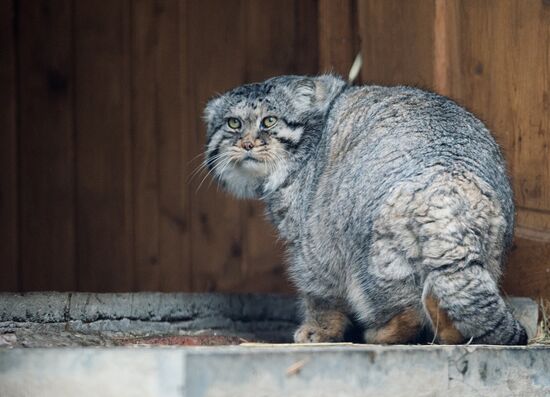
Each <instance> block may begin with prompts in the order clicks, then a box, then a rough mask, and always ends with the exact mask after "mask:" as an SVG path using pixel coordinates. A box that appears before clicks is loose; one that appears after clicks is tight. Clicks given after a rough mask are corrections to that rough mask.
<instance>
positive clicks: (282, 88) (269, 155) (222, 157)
mask: <svg viewBox="0 0 550 397" xmlns="http://www.w3.org/2000/svg"><path fill="white" fill-rule="evenodd" d="M320 92H321V90H320V89H319V85H318V84H317V81H316V80H315V79H311V78H304V77H298V76H284V77H278V78H274V79H270V80H267V81H266V82H263V83H256V84H249V85H244V86H241V87H238V88H236V89H234V90H232V91H229V92H227V93H225V94H223V95H221V96H219V97H218V98H215V99H213V100H211V101H210V102H209V103H208V105H207V106H206V109H205V119H206V122H207V127H208V129H207V146H206V159H205V161H206V164H207V166H208V167H209V169H210V172H211V173H212V174H213V176H214V178H215V179H216V180H217V181H218V182H219V183H221V184H222V186H224V187H225V188H226V189H227V190H229V191H230V192H232V193H233V194H235V195H236V196H238V197H258V196H261V195H262V194H264V193H265V192H266V191H269V190H270V189H271V188H274V187H276V186H278V184H280V183H281V182H282V181H283V180H284V178H285V177H286V176H287V175H288V171H289V169H290V167H291V164H292V162H293V160H294V157H295V156H296V153H297V151H298V149H299V147H300V145H301V143H302V141H303V140H304V135H305V134H306V133H307V132H306V130H307V128H306V126H307V125H308V124H310V123H311V122H312V118H316V117H322V115H321V114H319V112H316V110H319V109H320V107H319V106H318V104H319V97H320Z"/></svg>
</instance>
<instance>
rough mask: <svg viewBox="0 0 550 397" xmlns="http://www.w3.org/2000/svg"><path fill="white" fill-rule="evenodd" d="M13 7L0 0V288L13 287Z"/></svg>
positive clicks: (15, 278)
mask: <svg viewBox="0 0 550 397" xmlns="http://www.w3.org/2000/svg"><path fill="white" fill-rule="evenodd" d="M14 29H15V10H14V9H13V2H12V0H0V87H1V89H0V219H1V221H0V274H1V275H0V291H17V290H18V288H19V286H18V268H17V140H16V121H15V120H16V107H17V104H16V101H17V96H16V84H15V82H16V69H15V36H14V34H13V33H14Z"/></svg>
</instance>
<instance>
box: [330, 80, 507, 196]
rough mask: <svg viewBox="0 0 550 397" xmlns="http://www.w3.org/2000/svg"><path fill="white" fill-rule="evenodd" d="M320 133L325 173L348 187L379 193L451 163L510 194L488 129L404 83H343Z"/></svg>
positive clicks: (436, 97)
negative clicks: (344, 88) (324, 140)
mask: <svg viewBox="0 0 550 397" xmlns="http://www.w3.org/2000/svg"><path fill="white" fill-rule="evenodd" d="M327 133H328V139H327V147H326V156H325V162H326V164H325V172H326V174H327V176H328V175H331V176H337V180H339V181H340V182H339V183H341V184H345V185H346V186H347V187H348V188H353V187H355V188H357V189H361V190H364V191H365V193H366V192H367V190H368V191H370V192H372V194H373V195H380V194H382V193H383V192H384V191H387V190H388V189H389V188H390V187H391V186H392V185H394V184H396V183H399V182H401V181H403V180H407V179H410V178H414V177H415V176H417V175H420V174H422V175H425V174H426V173H429V172H430V170H432V169H434V170H435V169H437V170H439V171H438V172H440V170H442V169H443V170H448V171H454V170H458V171H466V172H469V173H472V174H473V175H476V176H477V177H478V178H480V179H481V180H482V181H483V182H484V183H487V184H488V185H489V186H491V188H492V189H494V191H495V194H497V195H499V196H502V197H501V199H503V200H506V199H511V191H510V187H509V181H508V177H507V172H506V167H505V163H504V159H503V157H502V154H501V152H500V149H499V147H498V145H497V143H496V142H495V140H494V138H493V137H492V135H491V134H490V132H489V131H488V130H487V128H486V127H485V126H484V125H483V123H482V122H481V121H479V120H478V119H477V118H476V117H474V116H473V115H472V114H471V113H470V112H468V111H467V110H466V109H464V108H462V107H461V106H459V105H458V104H456V103H455V102H454V101H452V100H450V99H448V98H445V97H443V96H440V95H437V94H435V93H431V92H427V91H424V90H420V89H417V88H413V87H403V86H397V87H380V86H363V87H353V88H350V89H348V91H346V92H344V93H343V94H342V95H341V97H340V98H339V99H338V100H337V101H336V103H335V105H334V107H333V109H332V111H331V112H330V114H329V117H328V121H327ZM354 182H355V183H354ZM364 184H368V187H369V189H365V186H364ZM362 185H363V186H362Z"/></svg>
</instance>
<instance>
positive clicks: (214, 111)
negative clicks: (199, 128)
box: [202, 96, 225, 126]
mask: <svg viewBox="0 0 550 397" xmlns="http://www.w3.org/2000/svg"><path fill="white" fill-rule="evenodd" d="M224 107H225V98H224V97H223V96H217V97H215V98H212V99H210V100H209V101H208V103H207V104H206V107H205V108H204V113H203V116H202V117H203V119H204V121H205V122H206V124H207V125H208V126H211V125H212V124H213V123H214V121H215V119H216V116H218V115H219V114H221V113H222V110H223V108H224Z"/></svg>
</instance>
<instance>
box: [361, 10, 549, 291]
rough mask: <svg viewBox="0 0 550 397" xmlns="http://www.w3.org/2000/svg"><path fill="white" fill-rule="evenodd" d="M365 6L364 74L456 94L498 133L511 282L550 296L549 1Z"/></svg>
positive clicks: (511, 287)
mask: <svg viewBox="0 0 550 397" xmlns="http://www.w3.org/2000/svg"><path fill="white" fill-rule="evenodd" d="M357 6H358V17H359V30H360V36H361V38H362V46H361V51H362V54H363V58H364V59H365V64H364V67H363V69H362V78H363V81H365V82H376V83H382V84H409V85H415V86H420V87H423V88H428V89H432V90H434V91H437V92H439V93H441V94H443V95H447V96H449V97H451V98H453V99H455V100H457V101H458V102H459V103H460V104H462V105H464V106H466V107H467V108H468V109H470V110H471V111H473V112H474V113H475V114H476V115H478V116H479V117H480V118H481V119H482V120H484V121H485V122H486V124H487V125H488V127H489V128H490V129H491V130H492V131H493V133H494V134H495V136H496V138H497V140H498V142H499V143H500V145H501V146H502V148H503V151H504V153H505V155H506V158H507V161H508V166H509V170H510V175H511V177H512V181H513V185H514V193H515V199H516V204H517V227H516V234H515V242H514V246H513V248H512V252H511V255H510V260H509V263H508V270H507V273H506V275H505V279H504V285H503V287H504V290H505V292H507V293H509V294H511V295H528V296H533V297H539V296H545V297H546V298H550V112H549V110H550V50H549V49H550V2H548V1H538V0H486V1H478V0H454V1H449V0H432V1H410V2H408V1H401V0H384V1H377V0H358V3H357Z"/></svg>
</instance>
